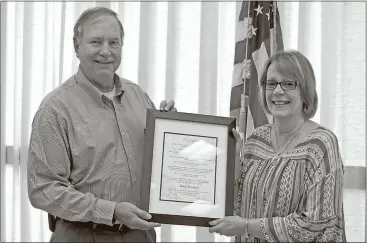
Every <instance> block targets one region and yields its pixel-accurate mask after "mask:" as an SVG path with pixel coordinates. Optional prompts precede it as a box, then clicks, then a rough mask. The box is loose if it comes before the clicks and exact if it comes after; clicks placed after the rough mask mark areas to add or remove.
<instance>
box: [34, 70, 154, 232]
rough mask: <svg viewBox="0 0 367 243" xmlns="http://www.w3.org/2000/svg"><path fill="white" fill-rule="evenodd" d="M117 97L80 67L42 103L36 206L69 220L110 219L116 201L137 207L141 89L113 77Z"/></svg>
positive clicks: (144, 100) (147, 104) (144, 103)
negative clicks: (103, 91)
mask: <svg viewBox="0 0 367 243" xmlns="http://www.w3.org/2000/svg"><path fill="white" fill-rule="evenodd" d="M114 82H115V88H116V96H115V97H113V99H112V100H110V99H109V98H107V97H106V96H105V95H104V94H103V93H101V92H100V91H99V90H98V89H97V88H96V87H95V86H94V85H93V84H92V83H91V82H90V81H88V80H87V79H86V77H85V76H84V75H83V73H82V71H81V70H80V69H79V70H78V72H77V73H76V75H74V76H72V77H71V78H69V79H68V80H67V81H66V82H64V83H63V84H62V85H60V86H59V87H58V88H57V89H55V90H54V91H52V92H51V93H50V94H48V95H47V96H46V97H45V98H44V100H43V101H42V103H41V105H40V107H39V109H38V111H37V112H36V115H35V117H34V120H33V123H32V134H31V139H30V145H29V159H28V193H29V198H30V201H31V203H32V205H33V206H34V207H36V208H39V209H42V210H44V211H46V212H48V213H50V214H52V215H54V216H57V217H60V218H63V219H66V220H70V221H82V222H86V221H92V222H95V223H101V224H109V225H112V218H113V213H114V208H115V205H116V202H123V201H125V202H131V203H133V204H135V205H139V199H140V198H139V197H140V183H139V182H140V178H141V172H142V163H143V154H144V153H143V147H144V128H145V120H146V110H147V109H148V108H154V105H153V103H152V102H151V100H150V99H149V97H148V96H147V95H146V94H145V93H144V92H143V91H142V90H141V88H140V87H139V86H138V85H136V84H134V83H132V82H130V81H128V80H125V79H122V78H119V77H118V76H117V75H115V78H114Z"/></svg>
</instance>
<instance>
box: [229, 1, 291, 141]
mask: <svg viewBox="0 0 367 243" xmlns="http://www.w3.org/2000/svg"><path fill="white" fill-rule="evenodd" d="M237 16H238V18H237V20H238V22H237V24H236V47H235V48H236V49H235V57H234V69H233V77H232V91H231V103H230V115H231V117H235V118H237V121H238V124H237V126H239V128H240V131H241V132H244V133H245V135H246V134H247V135H249V134H251V132H252V130H253V129H254V128H257V127H259V126H261V125H264V124H266V123H268V122H269V120H270V117H267V116H266V114H265V113H264V111H263V109H262V108H261V105H260V102H259V97H258V96H259V93H258V91H259V87H258V79H259V75H260V73H261V71H262V68H263V65H264V63H265V61H266V60H267V59H268V57H269V56H270V55H272V54H274V53H275V52H277V51H280V50H283V49H284V47H283V40H282V32H281V28H280V20H279V12H278V8H277V2H276V1H243V2H238V3H237ZM274 19H275V21H274ZM274 23H275V24H274ZM241 96H242V109H241Z"/></svg>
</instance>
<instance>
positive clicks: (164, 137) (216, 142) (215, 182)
mask: <svg viewBox="0 0 367 243" xmlns="http://www.w3.org/2000/svg"><path fill="white" fill-rule="evenodd" d="M166 134H176V135H187V136H192V137H203V138H215V144H216V147H217V146H218V138H217V137H209V136H201V135H193V134H185V133H175V132H164V135H163V141H162V142H163V153H162V161H161V162H162V168H161V183H160V186H159V187H160V188H159V200H160V201H169V202H186V203H190V202H189V201H176V200H164V199H162V177H163V159H164V142H165V139H166ZM217 169H218V155H217V151H216V153H215V177H214V184H215V188H214V204H215V201H216V200H215V199H216V197H215V196H216V191H217V188H216V185H217Z"/></svg>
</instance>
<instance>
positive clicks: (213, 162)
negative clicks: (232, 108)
mask: <svg viewBox="0 0 367 243" xmlns="http://www.w3.org/2000/svg"><path fill="white" fill-rule="evenodd" d="M235 124H236V120H235V118H228V117H218V116H208V115H199V114H191V113H182V112H161V111H157V110H152V109H150V110H148V112H147V120H146V129H145V144H144V164H143V172H142V181H141V201H140V208H141V209H143V210H145V211H147V212H149V213H150V214H151V215H152V220H151V221H154V222H159V223H162V224H175V225H190V226H201V227H209V226H210V225H209V224H208V223H209V222H210V221H212V220H214V219H217V218H222V217H224V216H229V215H233V206H234V204H233V192H234V186H233V182H234V168H235V164H234V161H235V158H234V156H235V149H236V141H235V138H234V136H233V134H232V128H234V127H235Z"/></svg>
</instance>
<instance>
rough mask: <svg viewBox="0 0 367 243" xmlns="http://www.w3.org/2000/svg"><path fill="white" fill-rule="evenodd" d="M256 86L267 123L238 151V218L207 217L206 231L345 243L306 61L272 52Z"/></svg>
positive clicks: (331, 147)
mask: <svg viewBox="0 0 367 243" xmlns="http://www.w3.org/2000/svg"><path fill="white" fill-rule="evenodd" d="M260 86H261V87H260V97H261V103H262V105H263V108H264V110H265V111H266V112H267V113H270V114H271V115H272V116H273V124H267V125H264V126H262V127H259V128H257V129H256V130H255V131H254V132H253V133H252V134H251V136H249V137H248V139H247V141H246V144H245V147H244V148H243V149H242V150H241V151H242V155H241V157H240V161H241V165H242V172H241V177H240V178H239V179H238V180H237V182H238V185H239V193H238V201H237V209H236V211H237V215H238V216H230V217H225V218H222V219H218V220H215V221H212V222H211V225H212V227H211V228H210V232H216V233H219V234H222V235H227V236H239V237H237V241H238V240H240V241H242V242H266V241H273V242H274V241H275V242H295V241H297V242H299V241H329V242H330V241H331V242H337V241H339V242H340V241H345V229H344V213H343V201H342V199H343V196H342V195H343V193H342V188H343V174H344V169H343V164H342V159H341V156H340V153H339V147H338V141H337V138H336V136H335V135H334V133H333V132H331V131H330V130H328V129H327V128H325V127H322V126H320V125H319V124H317V123H315V122H313V121H311V120H310V118H312V117H313V116H314V114H315V113H316V109H317V101H318V99H317V94H316V84H315V75H314V71H313V69H312V66H311V64H310V62H309V61H308V59H307V58H306V57H305V56H303V55H302V54H301V53H300V52H297V51H286V52H281V53H277V54H275V55H274V56H272V57H270V58H269V60H268V61H267V62H266V63H265V70H264V72H263V74H262V77H261V79H260ZM233 133H234V135H235V137H236V140H237V142H238V143H239V142H240V139H239V134H238V132H237V131H235V130H234V131H233Z"/></svg>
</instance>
